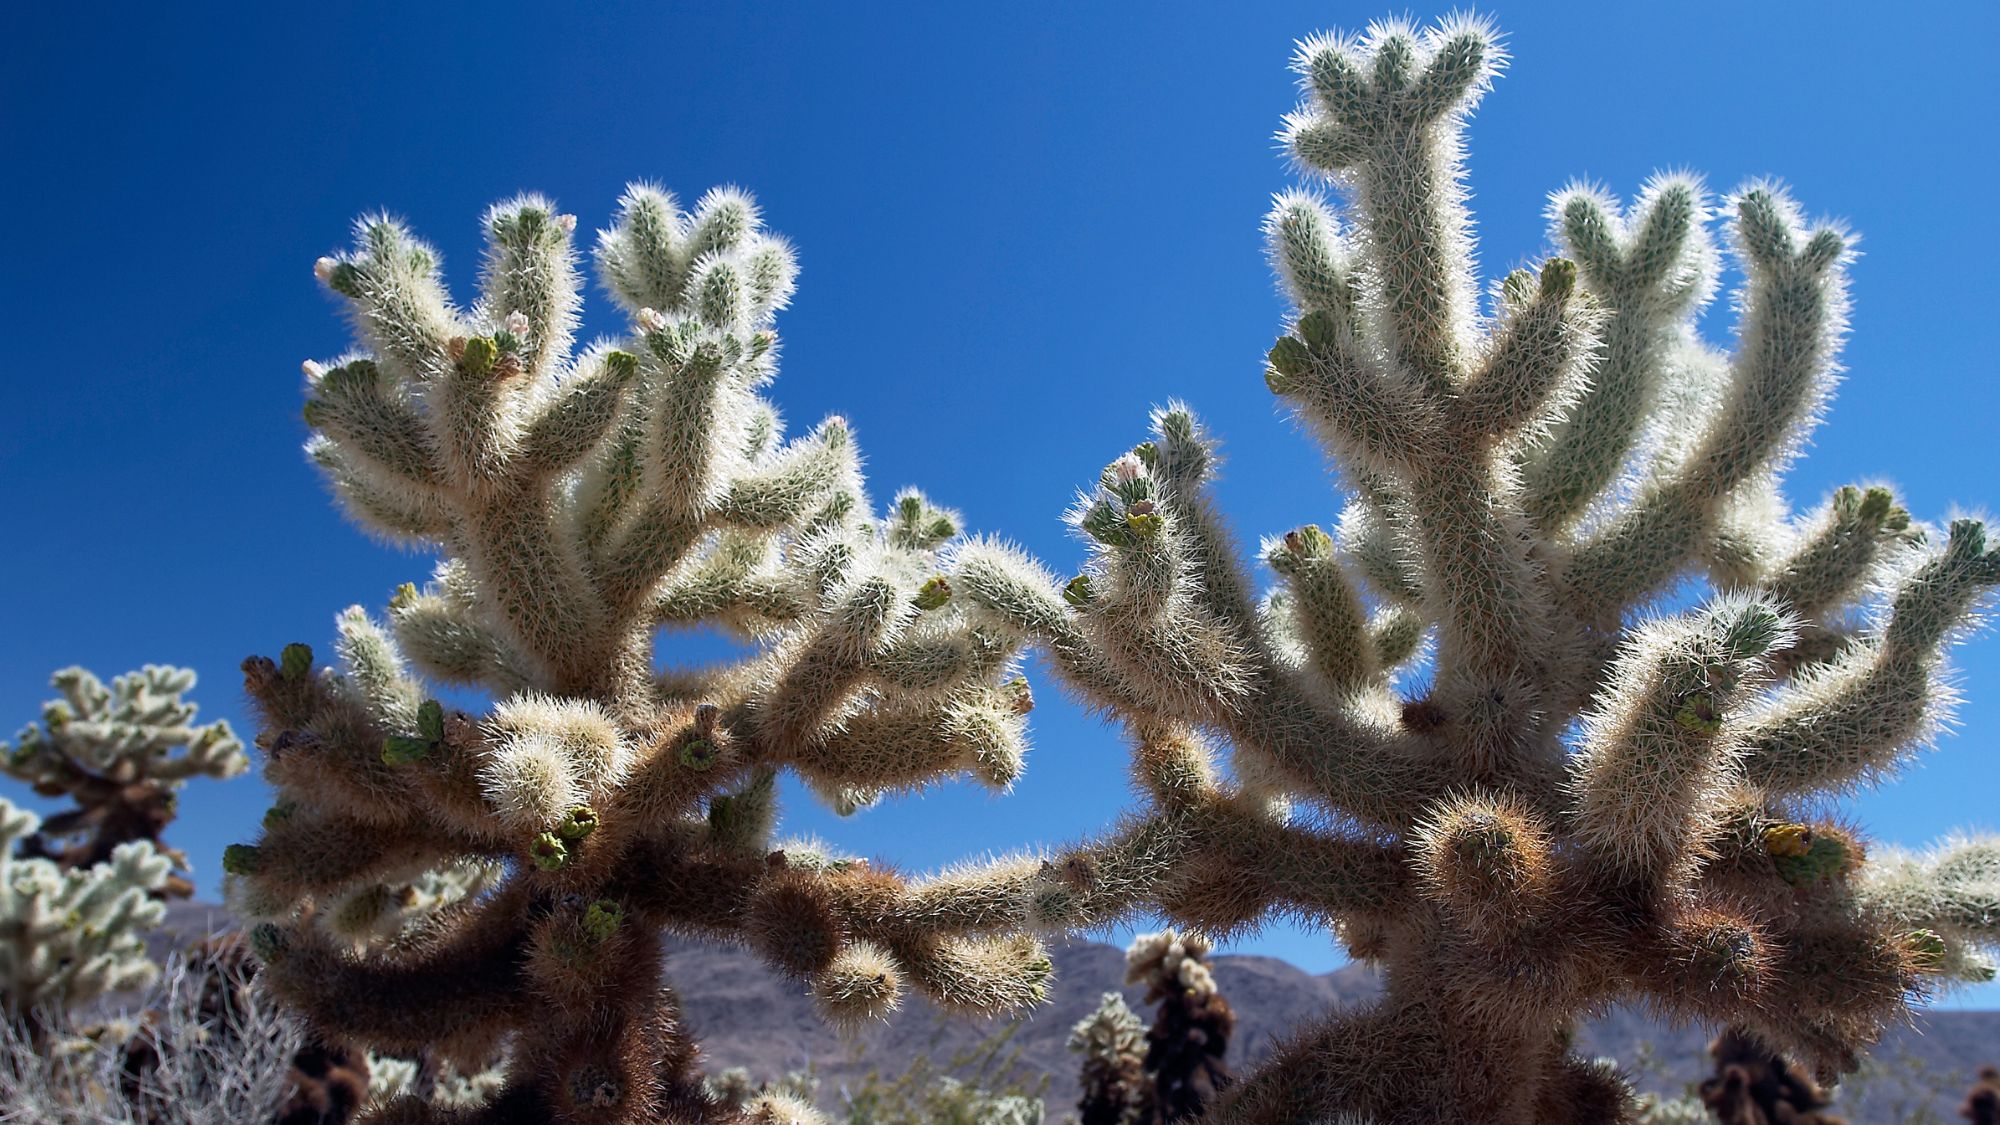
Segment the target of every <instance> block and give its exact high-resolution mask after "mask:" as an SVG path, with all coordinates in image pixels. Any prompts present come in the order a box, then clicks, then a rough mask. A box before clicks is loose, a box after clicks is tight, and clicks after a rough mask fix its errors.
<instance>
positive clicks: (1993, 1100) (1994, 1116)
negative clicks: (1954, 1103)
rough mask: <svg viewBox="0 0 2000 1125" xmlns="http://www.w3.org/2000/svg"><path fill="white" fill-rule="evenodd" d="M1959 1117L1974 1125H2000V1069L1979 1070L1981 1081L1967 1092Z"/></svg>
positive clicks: (1986, 1067) (1959, 1108)
mask: <svg viewBox="0 0 2000 1125" xmlns="http://www.w3.org/2000/svg"><path fill="white" fill-rule="evenodd" d="M1958 1115H1959V1116H1960V1117H1963V1118H1965V1119H1966V1120H1967V1121H1970V1122H1972V1125H2000V1067H1995V1066H1982V1067H1980V1068H1979V1081H1977V1082H1975V1083H1973V1084H1972V1089H1970V1090H1968V1091H1966V1094H1965V1101H1963V1102H1962V1103H1960V1104H1959V1107H1958Z"/></svg>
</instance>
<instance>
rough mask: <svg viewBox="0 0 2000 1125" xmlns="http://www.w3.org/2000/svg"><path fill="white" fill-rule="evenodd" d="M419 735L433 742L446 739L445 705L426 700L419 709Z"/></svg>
mask: <svg viewBox="0 0 2000 1125" xmlns="http://www.w3.org/2000/svg"><path fill="white" fill-rule="evenodd" d="M417 733H418V734H421V735H423V736H424V737H425V738H427V739H429V740H431V741H432V742H438V741H440V740H442V739H443V738H444V704H442V703H439V702H438V701H437V700H435V699H426V700H424V701H423V703H422V704H421V705H420V706H418V708H417Z"/></svg>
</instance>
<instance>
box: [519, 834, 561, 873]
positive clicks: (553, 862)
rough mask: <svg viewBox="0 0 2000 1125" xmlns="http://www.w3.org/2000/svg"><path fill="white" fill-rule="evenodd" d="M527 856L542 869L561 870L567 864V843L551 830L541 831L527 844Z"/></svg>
mask: <svg viewBox="0 0 2000 1125" xmlns="http://www.w3.org/2000/svg"><path fill="white" fill-rule="evenodd" d="M528 858H530V859H532V860H534V861H535V866H536V867H539V868H541V869H542V870H544V871H561V870H562V869H563V868H565V867H567V866H569V845H567V844H565V843H563V842H562V837H560V836H557V835H556V834H555V833H553V832H543V833H541V834H540V835H538V836H536V837H535V838H534V840H533V841H532V842H531V843H529V844H528Z"/></svg>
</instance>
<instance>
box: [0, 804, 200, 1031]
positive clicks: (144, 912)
mask: <svg viewBox="0 0 2000 1125" xmlns="http://www.w3.org/2000/svg"><path fill="white" fill-rule="evenodd" d="M40 827H41V820H40V818H38V817H36V816H35V814H33V813H31V812H28V811H27V810H26V809H20V808H16V807H15V806H14V805H12V804H10V803H9V802H7V801H5V800H0V1017H4V1018H5V1019H6V1020H8V1021H11V1022H14V1023H16V1024H19V1025H20V1026H22V1027H24V1028H26V1029H27V1031H28V1033H29V1035H30V1037H35V1036H37V1035H39V1029H40V1027H41V1026H42V1022H43V1019H44V1016H45V1013H46V1012H48V1011H51V1010H53V1011H60V1010H62V1009H65V1008H69V1007H74V1006H76V1005H79V1004H87V1003H89V1002H91V1001H92V1000H95V999H97V998H98V997H100V996H103V995H104V994H106V993H108V992H122V991H124V990H126V989H132V988H143V987H145V986H146V985H148V984H150V983H152V981H153V980H154V979H155V978H156V977H157V976H158V975H159V966H158V965H156V964H154V963H153V962H152V961H151V960H150V959H148V958H147V956H146V937H145V934H146V931H147V930H150V929H152V928H153V927H155V926H157V925H159V924H160V922H161V921H162V920H163V919H164V918H165V917H166V906H165V905H164V904H162V903H161V902H159V901H158V900H157V895H158V893H159V891H160V890H161V889H162V888H164V887H165V886H166V883H167V877H168V873H169V872H170V871H171V869H172V864H171V862H170V861H169V860H168V859H167V857H165V856H163V855H161V854H160V853H159V852H158V851H156V850H154V848H153V845H152V844H150V843H148V842H146V841H144V840H140V841H137V842H134V843H129V844H120V845H119V846H118V847H117V848H115V849H113V850H112V853H111V857H110V858H109V859H107V860H106V861H105V862H103V863H99V864H97V865H95V866H92V867H87V868H71V869H68V870H65V869H63V868H61V867H58V866H57V865H56V864H55V863H54V862H52V861H50V860H46V859H21V858H18V857H16V855H15V854H14V853H15V845H16V844H17V843H18V842H19V841H21V840H23V839H26V838H28V837H29V836H32V835H33V834H34V833H35V831H36V830H37V829H38V828H40Z"/></svg>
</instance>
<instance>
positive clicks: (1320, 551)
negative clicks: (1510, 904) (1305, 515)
mask: <svg viewBox="0 0 2000 1125" xmlns="http://www.w3.org/2000/svg"><path fill="white" fill-rule="evenodd" d="M1285 551H1286V552H1287V553H1289V554H1291V555H1292V556H1294V557H1296V558H1299V559H1323V558H1326V557H1328V556H1330V555H1331V554H1333V537H1332V536H1330V535H1328V534H1327V533H1326V532H1324V531H1322V530H1320V526H1319V525H1318V524H1316V523H1309V524H1306V525H1305V526H1304V527H1301V528H1297V529H1295V530H1292V531H1287V532H1286V533H1285Z"/></svg>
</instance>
